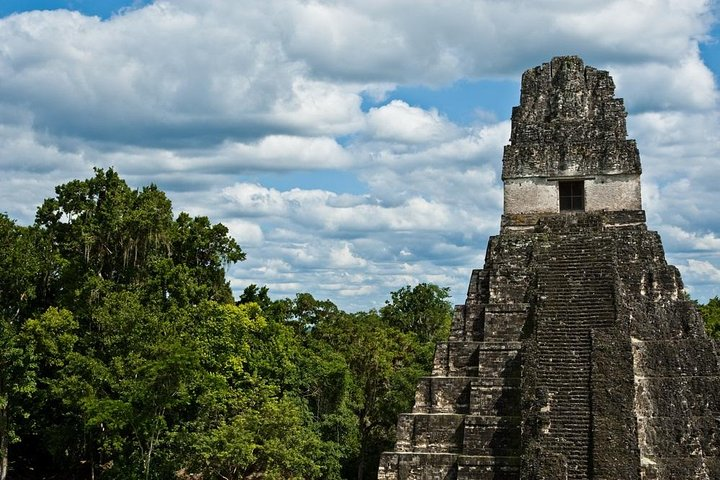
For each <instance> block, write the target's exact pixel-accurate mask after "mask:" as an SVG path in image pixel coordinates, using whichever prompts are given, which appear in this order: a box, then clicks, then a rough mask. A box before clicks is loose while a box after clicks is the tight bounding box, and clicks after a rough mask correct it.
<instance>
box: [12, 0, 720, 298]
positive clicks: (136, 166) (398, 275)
mask: <svg viewBox="0 0 720 480" xmlns="http://www.w3.org/2000/svg"><path fill="white" fill-rule="evenodd" d="M710 10H711V5H710V4H709V3H708V2H706V1H704V0H687V1H683V2H678V1H674V0H642V1H640V0H637V1H634V0H633V1H626V0H611V1H607V0H602V1H601V0H591V1H583V2H577V1H569V0H568V1H559V2H558V1H550V0H541V1H536V2H520V1H517V2H514V1H512V2H497V1H493V0H452V1H446V0H432V1H424V2H417V1H415V0H397V1H393V2H387V1H381V0H362V1H361V0H348V1H344V2H332V1H310V2H307V1H301V0H248V1H245V2H242V5H240V4H237V3H235V2H227V1H225V0H173V1H165V0H158V1H155V2H153V3H151V4H149V5H146V6H143V7H141V8H135V9H132V10H126V11H121V12H120V13H118V14H117V15H114V16H113V17H111V18H109V19H106V20H101V19H99V18H96V17H90V16H85V15H82V14H80V13H77V12H68V11H44V12H29V13H23V14H18V15H13V16H10V17H6V18H2V19H0V45H2V47H0V75H2V78H3V81H2V82H0V171H2V173H3V175H1V176H0V202H2V209H3V210H5V211H7V212H8V213H10V214H11V215H12V216H13V217H15V218H18V219H21V220H22V221H24V222H30V221H31V220H32V217H33V215H34V210H35V206H36V205H37V204H39V203H40V201H41V200H42V199H43V198H44V197H48V196H51V195H52V192H53V190H52V187H53V186H54V185H56V184H60V183H64V182H66V181H68V180H70V179H72V178H85V177H87V176H89V175H91V174H92V167H93V166H101V167H110V166H114V167H115V168H117V169H118V170H119V172H120V173H121V175H123V176H125V177H126V178H127V179H128V181H129V182H130V184H131V185H132V186H133V187H139V186H142V185H145V184H147V183H149V182H155V183H157V184H158V185H159V186H160V187H161V188H163V189H165V190H167V191H168V193H169V195H170V197H171V199H172V200H173V202H174V204H175V207H176V209H182V210H185V211H188V212H190V213H191V214H197V215H209V216H211V217H212V219H213V220H214V221H222V222H224V223H225V224H226V225H227V226H228V227H229V229H230V232H231V234H232V235H233V236H235V237H236V238H237V239H238V241H239V242H240V243H241V245H242V246H243V248H244V249H245V250H247V251H248V260H247V261H246V262H244V263H243V264H241V265H239V266H237V267H233V268H232V269H231V271H230V275H231V281H232V285H233V287H234V288H235V289H239V290H241V289H242V288H244V286H246V285H247V284H249V283H257V284H267V285H268V286H270V288H271V293H272V294H273V295H275V296H280V295H294V293H295V292H298V291H302V290H311V291H313V293H314V294H316V295H318V296H321V297H324V296H328V297H333V296H334V295H337V296H338V297H339V298H338V301H339V302H340V303H341V305H342V306H344V307H346V308H358V309H359V308H368V307H370V306H373V305H375V306H378V305H381V304H382V299H383V298H384V295H385V294H386V293H387V292H389V291H390V290H393V289H397V288H399V287H402V286H404V285H405V284H408V283H417V282H421V281H435V282H438V283H440V284H443V285H448V286H451V287H452V288H453V293H454V294H455V300H456V301H462V299H463V294H464V290H465V288H466V286H467V277H468V275H469V271H470V269H471V268H473V267H477V266H480V265H481V264H482V261H483V256H484V252H483V251H482V249H483V248H484V246H485V242H486V240H487V236H488V235H490V234H494V233H496V232H497V229H498V226H499V215H500V212H501V208H502V187H501V179H500V162H501V158H502V148H503V146H504V145H505V144H506V143H507V142H508V138H509V132H510V124H509V121H508V120H509V119H507V118H501V119H500V120H501V121H495V120H494V119H490V120H488V119H487V118H485V120H484V121H483V122H482V123H477V124H475V123H473V122H472V121H467V120H463V121H462V122H461V121H459V120H458V119H456V118H453V117H452V115H451V114H450V113H448V111H444V110H443V108H442V105H427V104H424V105H421V104H420V102H416V101H415V99H411V98H396V97H393V98H395V99H394V100H392V101H386V100H384V99H385V98H386V97H387V96H388V94H389V93H391V92H393V90H395V89H396V88H397V87H402V86H418V85H422V86H432V87H434V88H436V89H438V90H440V91H441V90H442V89H443V88H444V87H446V86H448V85H449V84H451V83H453V82H457V81H460V82H462V81H466V80H470V81H472V83H473V84H476V85H479V88H480V89H481V90H480V91H478V92H477V93H474V92H473V93H469V94H468V95H467V98H463V99H462V100H461V101H463V102H469V103H472V104H477V110H478V111H483V110H492V105H493V102H494V101H495V99H493V98H491V97H492V95H493V90H492V88H490V87H487V88H486V89H482V88H483V82H482V80H483V79H498V78H504V79H507V78H510V79H513V80H518V79H519V76H520V74H521V72H522V71H523V70H524V69H526V68H529V67H532V66H534V65H538V64H540V63H542V62H546V61H548V60H550V58H551V57H552V56H554V55H559V54H579V55H581V56H582V57H583V58H584V60H585V61H586V63H587V64H590V65H593V66H596V67H599V68H608V69H610V70H611V74H612V75H613V76H614V78H615V80H616V83H617V85H618V93H619V94H620V95H621V96H624V97H625V99H626V104H627V105H628V106H629V109H630V112H631V116H630V117H629V119H628V126H629V129H630V133H631V136H632V137H634V138H636V139H637V140H638V145H639V148H640V152H641V155H642V157H643V165H644V168H645V172H646V173H645V174H644V182H643V194H644V201H645V206H646V208H647V210H648V218H649V219H650V223H651V227H655V228H658V229H659V230H660V231H661V233H662V234H663V235H664V236H666V237H667V241H666V242H667V243H668V245H670V247H671V249H673V251H671V252H670V257H671V258H673V259H677V261H678V262H679V265H682V266H684V267H683V268H685V270H684V271H683V273H684V274H685V273H686V272H687V275H688V278H689V279H690V281H697V282H698V285H701V284H702V285H706V284H707V282H708V281H709V280H708V279H714V278H715V277H714V276H713V275H714V274H713V273H712V272H713V270H712V269H711V268H710V267H712V268H716V267H715V265H717V261H716V259H715V258H716V257H712V255H714V254H715V253H716V252H717V251H718V245H717V242H718V236H717V235H718V234H717V232H720V212H718V211H715V210H716V209H714V208H712V207H713V206H714V205H717V204H718V203H720V193H718V192H720V190H718V189H717V187H716V186H717V185H718V184H719V183H720V168H718V167H720V165H719V164H718V159H720V148H719V147H718V145H720V141H719V140H720V139H719V138H718V133H717V132H718V131H720V128H718V127H719V126H720V125H718V98H717V85H716V82H715V79H714V78H713V75H712V72H710V71H709V70H708V68H707V67H706V66H705V65H704V64H703V62H702V58H701V57H700V55H699V50H698V42H699V41H701V40H703V39H704V38H706V36H707V34H708V29H709V26H710V23H711V21H712V18H711V15H710ZM368 99H370V100H371V101H369V102H368ZM454 101H457V99H455V100H454ZM510 106H511V105H508V106H507V111H509V107H510ZM335 172H343V174H342V175H335V176H333V173H335ZM348 177H351V178H352V181H348ZM293 179H297V184H291V182H292V181H294V180H293ZM687 251H691V252H690V253H689V254H686V253H687ZM683 252H686V253H683ZM688 255H693V256H688ZM691 261H692V262H700V263H691ZM702 262H705V263H702ZM691 267H692V268H691ZM686 280H687V279H686ZM703 282H706V283H703ZM703 288H704V287H703ZM698 291H700V290H698ZM703 292H705V293H707V292H708V290H707V289H706V290H703Z"/></svg>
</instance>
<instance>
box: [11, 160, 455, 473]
mask: <svg viewBox="0 0 720 480" xmlns="http://www.w3.org/2000/svg"><path fill="white" fill-rule="evenodd" d="M55 193H56V195H55V196H54V197H53V198H49V199H47V200H45V201H44V202H43V204H42V205H41V206H40V207H39V208H38V209H37V215H36V220H35V223H34V225H32V226H19V225H18V224H17V223H16V222H15V221H13V220H12V219H10V218H8V217H7V215H0V249H1V250H0V251H2V254H1V256H0V271H1V272H2V275H1V276H0V309H1V312H2V317H1V319H0V344H1V345H2V349H0V457H1V458H2V470H1V471H0V479H1V480H5V479H6V478H8V479H17V478H21V479H36V478H37V479H40V478H47V479H51V478H52V479H74V478H78V479H80V478H82V479H87V478H108V479H133V478H142V479H150V478H153V479H171V478H180V479H215V478H218V479H239V478H267V479H292V478H303V479H314V478H323V479H339V478H373V477H374V476H375V472H376V468H377V462H378V457H379V452H381V451H382V450H383V449H388V448H390V447H391V446H392V442H393V436H394V426H395V422H396V419H397V414H398V412H401V411H408V410H409V409H410V408H411V405H412V399H413V394H414V389H415V383H416V381H417V378H418V377H419V376H420V375H423V374H426V373H427V371H428V369H429V366H430V364H431V361H432V355H433V347H434V343H435V342H436V341H437V340H438V339H442V338H444V337H446V336H447V334H448V331H449V324H450V316H451V306H450V304H449V302H448V301H447V299H448V296H449V294H448V290H447V289H444V288H440V287H438V286H435V285H431V284H420V285H417V286H415V287H412V288H411V287H405V288H401V289H399V290H397V291H395V292H392V293H391V294H390V296H389V298H388V300H387V302H386V305H385V306H384V307H383V308H381V309H379V311H378V310H370V311H366V312H357V313H346V312H344V311H342V310H340V309H339V308H338V307H337V306H336V305H334V304H333V303H332V302H331V301H329V300H322V301H321V300H317V299H315V298H313V296H312V295H310V294H308V293H298V294H297V295H296V296H295V298H288V299H282V300H274V301H273V300H271V299H270V297H269V294H268V289H267V288H266V287H259V286H257V285H249V286H248V287H247V288H246V289H245V291H244V292H243V294H242V295H241V296H240V298H237V299H236V298H233V294H232V291H231V289H230V287H229V284H228V282H227V281H226V279H225V267H227V265H228V264H230V263H234V262H239V261H242V260H243V259H244V258H245V254H244V252H243V251H242V249H241V248H240V246H239V245H237V243H236V242H235V241H234V240H233V239H232V238H230V237H229V236H228V230H227V229H226V228H225V227H224V226H223V225H221V224H215V225H213V224H212V223H211V222H210V221H209V219H208V218H206V217H194V218H193V217H191V216H189V215H187V214H185V213H180V214H179V215H177V216H174V214H173V212H172V207H171V203H170V201H169V200H168V198H167V197H166V195H165V194H164V193H163V192H162V191H160V190H159V189H158V188H156V187H155V186H153V185H150V186H148V187H145V188H142V189H139V190H133V189H131V188H129V187H128V185H127V184H126V183H125V181H123V179H121V178H120V177H119V176H118V174H117V173H116V172H115V171H113V170H112V169H110V170H106V171H105V170H100V169H98V170H96V171H95V176H94V177H93V178H90V179H87V180H82V181H80V180H75V181H71V182H69V183H67V184H65V185H61V186H58V187H57V188H56V190H55Z"/></svg>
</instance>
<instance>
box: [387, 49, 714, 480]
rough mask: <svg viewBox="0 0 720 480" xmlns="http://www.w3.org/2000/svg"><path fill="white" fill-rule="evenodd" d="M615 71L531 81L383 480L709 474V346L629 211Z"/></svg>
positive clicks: (636, 163)
mask: <svg viewBox="0 0 720 480" xmlns="http://www.w3.org/2000/svg"><path fill="white" fill-rule="evenodd" d="M614 90H615V87H614V84H613V81H612V78H611V77H610V75H609V74H608V72H605V71H601V70H597V69H595V68H592V67H586V66H585V65H584V64H583V61H582V60H581V59H580V58H578V57H557V58H553V59H552V61H551V62H550V63H546V64H543V65H542V66H539V67H535V68H532V69H530V70H528V71H526V72H525V73H524V75H523V77H522V90H521V97H520V105H519V106H518V107H515V108H514V109H513V113H512V133H511V138H510V145H508V146H506V147H505V152H504V156H503V182H504V197H505V204H504V214H503V216H502V221H501V229H500V234H499V235H497V236H494V237H491V238H490V240H489V242H488V247H487V250H486V252H487V253H486V258H485V266H484V267H483V269H481V270H474V271H473V272H472V275H471V277H470V286H469V288H468V294H467V300H466V301H465V304H464V305H460V306H457V307H456V309H455V316H454V318H453V324H452V333H451V336H450V339H449V341H447V342H444V343H441V344H439V345H437V348H436V351H435V361H434V366H433V371H432V375H431V376H430V377H426V378H423V379H421V380H420V383H419V385H418V387H417V392H416V395H415V406H414V408H413V411H412V412H411V413H406V414H401V415H400V418H399V419H398V424H397V442H396V444H395V451H393V452H386V453H384V454H383V456H382V458H381V462H380V468H379V472H378V478H379V479H380V480H390V479H393V480H395V479H403V480H407V479H418V480H419V479H428V480H429V479H440V480H452V479H462V480H469V479H483V480H484V479H495V480H500V479H552V480H555V479H606V480H633V479H663V480H665V479H666V480H678V479H693V480H694V479H708V480H710V479H720V460H719V459H718V452H719V449H720V365H719V362H718V349H719V347H720V345H719V344H718V343H716V342H715V341H713V340H710V339H708V338H707V336H706V334H705V331H704V329H703V324H702V321H701V318H700V316H699V314H698V312H697V310H696V308H695V307H694V305H693V304H692V303H691V302H689V301H688V300H687V299H686V297H685V296H684V291H683V284H682V280H681V279H680V274H679V272H678V270H677V269H676V268H675V267H673V266H672V265H668V264H667V262H666V261H665V255H664V252H663V247H662V244H661V241H660V237H659V235H658V234H657V233H656V232H653V231H649V230H648V229H647V227H646V224H645V213H644V211H643V210H642V205H641V200H640V173H641V168H640V157H639V154H638V150H637V147H636V145H635V142H634V141H633V140H628V139H627V138H626V137H627V131H626V126H625V117H626V112H625V108H624V105H623V101H622V99H618V98H615V97H614Z"/></svg>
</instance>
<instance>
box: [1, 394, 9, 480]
mask: <svg viewBox="0 0 720 480" xmlns="http://www.w3.org/2000/svg"><path fill="white" fill-rule="evenodd" d="M9 427H10V425H9V423H8V410H7V405H5V406H3V407H2V408H0V480H6V479H7V473H8V465H9V462H8V450H9V444H10V432H9V431H8V429H9Z"/></svg>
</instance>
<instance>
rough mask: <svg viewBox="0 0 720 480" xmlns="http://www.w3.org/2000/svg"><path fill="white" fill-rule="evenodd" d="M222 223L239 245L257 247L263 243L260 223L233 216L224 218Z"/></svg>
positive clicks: (263, 238)
mask: <svg viewBox="0 0 720 480" xmlns="http://www.w3.org/2000/svg"><path fill="white" fill-rule="evenodd" d="M223 224H224V225H225V226H226V227H227V228H228V231H229V233H230V236H231V237H233V238H234V239H235V241H236V242H238V243H239V244H240V245H241V247H258V246H260V245H262V244H263V241H264V240H265V237H264V236H263V231H262V228H261V227H260V225H257V224H256V223H253V222H248V221H245V220H240V219H237V218H233V219H231V220H225V221H224V222H223Z"/></svg>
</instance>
